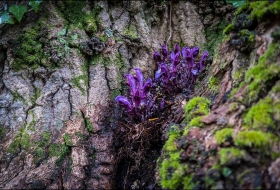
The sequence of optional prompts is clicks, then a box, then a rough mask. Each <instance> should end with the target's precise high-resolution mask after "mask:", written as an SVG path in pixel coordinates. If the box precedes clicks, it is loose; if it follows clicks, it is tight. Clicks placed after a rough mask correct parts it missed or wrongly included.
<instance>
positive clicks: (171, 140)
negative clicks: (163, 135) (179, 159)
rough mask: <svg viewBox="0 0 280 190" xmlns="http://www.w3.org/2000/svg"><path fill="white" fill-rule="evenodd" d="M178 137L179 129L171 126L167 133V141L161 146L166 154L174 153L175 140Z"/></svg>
mask: <svg viewBox="0 0 280 190" xmlns="http://www.w3.org/2000/svg"><path fill="white" fill-rule="evenodd" d="M179 136H180V133H179V129H178V127H177V126H176V125H174V126H172V127H171V129H170V131H169V132H168V140H167V141H166V143H165V144H164V146H163V149H164V150H165V151H167V152H169V151H176V150H177V145H176V142H175V140H176V139H177V138H178V137H179Z"/></svg>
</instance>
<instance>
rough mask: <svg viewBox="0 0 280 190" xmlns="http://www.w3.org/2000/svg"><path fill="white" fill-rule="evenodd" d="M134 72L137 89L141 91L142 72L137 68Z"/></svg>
mask: <svg viewBox="0 0 280 190" xmlns="http://www.w3.org/2000/svg"><path fill="white" fill-rule="evenodd" d="M134 70H135V71H136V78H137V81H138V84H139V87H140V89H142V88H143V74H142V71H141V69H139V68H135V69H134Z"/></svg>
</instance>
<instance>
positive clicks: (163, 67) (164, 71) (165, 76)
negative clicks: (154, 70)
mask: <svg viewBox="0 0 280 190" xmlns="http://www.w3.org/2000/svg"><path fill="white" fill-rule="evenodd" d="M160 69H161V72H162V75H163V80H164V82H168V79H169V70H168V68H167V66H166V65H165V64H164V63H161V64H160Z"/></svg>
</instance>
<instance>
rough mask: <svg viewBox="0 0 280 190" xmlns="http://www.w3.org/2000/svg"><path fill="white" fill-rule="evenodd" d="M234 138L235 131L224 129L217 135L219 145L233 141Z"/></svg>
mask: <svg viewBox="0 0 280 190" xmlns="http://www.w3.org/2000/svg"><path fill="white" fill-rule="evenodd" d="M232 137H233V129H231V128H224V129H221V130H219V131H217V132H216V133H215V138H216V140H217V142H218V143H219V144H222V143H224V142H226V141H229V140H231V139H232Z"/></svg>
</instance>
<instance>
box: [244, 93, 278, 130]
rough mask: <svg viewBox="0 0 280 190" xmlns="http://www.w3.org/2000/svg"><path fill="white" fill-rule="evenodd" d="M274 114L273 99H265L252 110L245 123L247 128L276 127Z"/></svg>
mask: <svg viewBox="0 0 280 190" xmlns="http://www.w3.org/2000/svg"><path fill="white" fill-rule="evenodd" d="M272 114H273V101H272V99H271V98H265V99H263V100H260V101H259V102H258V103H257V104H256V105H254V106H252V107H251V108H250V110H249V112H248V113H247V114H246V116H245V118H244V122H245V124H246V126H247V127H249V128H253V129H260V128H268V127H275V124H274V121H273V118H272Z"/></svg>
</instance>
